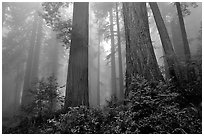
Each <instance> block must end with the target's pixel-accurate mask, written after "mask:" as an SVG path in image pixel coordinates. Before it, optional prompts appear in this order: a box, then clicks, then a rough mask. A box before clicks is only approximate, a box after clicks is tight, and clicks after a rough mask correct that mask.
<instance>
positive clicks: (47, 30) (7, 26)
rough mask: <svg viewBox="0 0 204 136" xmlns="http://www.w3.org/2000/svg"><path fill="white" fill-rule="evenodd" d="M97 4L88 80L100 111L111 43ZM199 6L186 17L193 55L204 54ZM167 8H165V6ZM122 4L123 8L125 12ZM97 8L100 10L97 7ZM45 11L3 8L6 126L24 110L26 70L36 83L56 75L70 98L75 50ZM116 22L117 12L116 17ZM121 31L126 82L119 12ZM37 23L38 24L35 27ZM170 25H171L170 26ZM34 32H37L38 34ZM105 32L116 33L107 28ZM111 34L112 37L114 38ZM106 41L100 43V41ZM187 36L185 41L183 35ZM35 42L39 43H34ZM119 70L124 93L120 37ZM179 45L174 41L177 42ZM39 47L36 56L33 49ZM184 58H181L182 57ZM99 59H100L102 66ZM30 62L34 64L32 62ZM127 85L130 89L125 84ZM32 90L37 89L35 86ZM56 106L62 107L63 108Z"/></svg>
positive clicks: (157, 45) (68, 12) (66, 12)
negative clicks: (68, 88)
mask: <svg viewBox="0 0 204 136" xmlns="http://www.w3.org/2000/svg"><path fill="white" fill-rule="evenodd" d="M93 4H94V3H90V4H89V47H88V48H89V50H88V52H89V56H88V62H89V64H88V68H89V69H88V79H89V103H90V106H91V107H97V106H98V105H97V84H98V80H97V78H98V77H97V76H98V73H97V72H98V63H99V66H100V71H99V75H100V78H99V86H100V106H101V107H103V106H104V105H106V104H107V102H106V101H107V100H109V99H110V97H111V63H110V61H111V59H110V53H111V45H110V44H111V39H110V37H108V36H107V34H101V35H100V34H99V24H98V23H96V21H97V17H96V15H95V12H94V7H93ZM197 4H198V7H196V8H193V7H189V10H190V11H191V13H190V15H187V16H185V17H184V21H185V27H186V31H187V36H188V40H189V45H190V51H191V53H192V56H193V57H196V56H198V55H199V53H201V52H200V51H201V49H202V40H198V37H199V31H200V30H201V21H202V18H201V16H202V4H201V3H197ZM162 6H164V7H162ZM165 6H168V7H169V8H172V9H171V10H175V11H176V8H175V6H173V5H171V4H170V3H167V2H166V3H163V4H159V8H160V10H161V12H163V10H162V9H164V8H165ZM121 7H122V6H120V8H121ZM72 9H73V5H71V6H69V7H65V8H62V9H60V14H61V19H62V20H63V21H68V20H70V19H71V20H72V14H73V13H72ZM95 10H97V9H95ZM41 12H43V9H42V6H41V3H32V2H29V3H13V2H11V3H9V2H4V3H3V5H2V14H3V18H2V116H3V123H4V124H5V123H8V124H9V119H10V118H11V117H13V116H14V115H16V114H17V113H18V112H19V107H20V105H21V102H22V95H23V90H24V88H25V85H26V84H28V83H27V79H26V77H25V75H26V69H27V68H28V67H29V66H30V67H32V68H31V75H33V76H32V78H31V77H30V78H29V80H30V82H32V83H34V82H37V81H38V80H40V79H43V78H44V79H46V78H47V77H50V76H52V75H54V76H55V78H56V79H57V82H58V84H59V86H60V87H61V88H60V92H61V95H63V96H65V89H66V80H67V71H68V62H69V46H70V43H68V44H67V47H66V46H64V45H63V42H62V40H61V39H60V38H57V35H58V32H56V31H53V29H52V28H51V26H49V25H48V24H47V23H46V21H45V19H43V18H42V16H40V13H41ZM113 16H114V17H113V18H114V19H113V20H114V21H115V20H116V18H115V12H114V14H113ZM108 17H109V15H108V16H107V17H105V19H104V22H103V23H107V25H106V26H108V25H110V22H109V19H108ZM152 18H153V15H152V13H151V11H150V13H149V22H150V24H149V26H150V32H151V39H152V41H153V46H154V51H155V54H156V58H157V61H158V64H159V66H160V67H162V66H164V60H163V49H162V45H161V41H160V36H159V34H158V30H157V28H156V24H155V21H154V19H152ZM119 19H120V20H119V21H120V29H121V30H120V31H121V35H122V36H121V37H122V38H121V39H122V42H121V48H122V51H121V54H122V65H123V67H122V70H123V77H124V78H125V71H126V69H125V68H126V58H125V57H126V56H125V46H126V45H125V38H124V25H123V15H122V12H120V13H119ZM35 23H36V24H35ZM114 24H115V25H114V27H113V29H114V31H117V27H116V23H114ZM166 25H167V24H166ZM166 27H167V29H168V32H169V35H170V38H171V40H172V33H173V32H172V31H171V30H170V26H169V25H167V26H166ZM33 31H35V33H34V34H33ZM105 33H108V34H109V33H110V31H109V30H108V29H107V30H106V32H105ZM109 35H110V34H109ZM99 38H100V39H99ZM180 38H181V37H180ZM31 41H33V42H31ZM114 41H115V45H114V46H115V66H116V69H115V71H116V91H119V61H118V60H119V59H118V46H117V36H115V40H114ZM172 41H173V40H172ZM32 45H34V47H33V50H32V56H31V59H30V58H29V56H30V55H31V54H30V53H31V51H30V50H31V49H30V46H32ZM98 46H99V48H100V52H99V51H98V49H99V48H98ZM178 55H179V54H178ZM98 56H100V59H99V61H100V62H98ZM29 59H30V60H32V62H31V63H29ZM123 82H124V85H125V81H123ZM28 87H31V85H29V86H28ZM56 108H58V109H59V108H60V106H59V104H57V106H56Z"/></svg>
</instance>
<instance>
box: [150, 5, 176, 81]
mask: <svg viewBox="0 0 204 136" xmlns="http://www.w3.org/2000/svg"><path fill="white" fill-rule="evenodd" d="M149 4H150V7H151V9H152V12H153V15H154V18H155V22H156V25H157V28H158V31H159V34H160V37H161V42H162V46H163V49H164V53H165V58H166V61H167V63H168V71H169V76H170V77H171V78H173V79H174V80H175V81H179V79H180V78H179V77H180V71H179V67H178V61H177V58H176V55H175V53H174V50H173V47H172V44H171V41H170V38H169V35H168V32H167V29H166V26H165V24H164V21H163V19H162V17H161V13H160V11H159V8H158V5H157V3H156V2H150V3H149Z"/></svg>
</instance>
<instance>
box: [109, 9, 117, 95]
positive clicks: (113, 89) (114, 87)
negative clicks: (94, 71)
mask: <svg viewBox="0 0 204 136" xmlns="http://www.w3.org/2000/svg"><path fill="white" fill-rule="evenodd" d="M109 14H110V16H109V20H110V34H111V85H112V87H111V89H112V96H113V98H116V97H117V94H116V93H117V92H116V71H115V44H114V32H113V9H112V8H111V9H110V11H109Z"/></svg>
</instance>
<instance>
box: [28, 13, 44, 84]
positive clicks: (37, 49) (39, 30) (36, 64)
mask: <svg viewBox="0 0 204 136" xmlns="http://www.w3.org/2000/svg"><path fill="white" fill-rule="evenodd" d="M42 23H43V20H42V18H41V17H40V16H38V27H37V34H36V35H37V36H36V44H35V47H34V53H33V55H34V56H33V61H32V71H31V72H32V74H31V76H32V81H31V82H34V81H37V80H38V70H39V56H40V47H41V44H42Z"/></svg>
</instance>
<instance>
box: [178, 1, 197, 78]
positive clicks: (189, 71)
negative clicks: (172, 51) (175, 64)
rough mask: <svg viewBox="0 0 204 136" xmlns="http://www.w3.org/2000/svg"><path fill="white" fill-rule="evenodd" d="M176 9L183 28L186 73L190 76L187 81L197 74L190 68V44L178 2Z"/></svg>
mask: <svg viewBox="0 0 204 136" xmlns="http://www.w3.org/2000/svg"><path fill="white" fill-rule="evenodd" d="M176 8H177V13H178V18H179V24H180V28H181V35H182V40H183V46H184V54H185V62H186V67H187V70H186V72H187V76H188V79H187V80H192V79H193V78H194V77H195V72H194V69H193V68H191V67H190V66H189V64H190V61H191V52H190V48H189V44H188V38H187V34H186V29H185V24H184V20H183V15H182V11H181V6H180V3H179V2H176Z"/></svg>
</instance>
